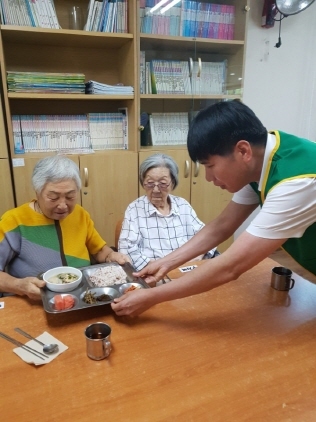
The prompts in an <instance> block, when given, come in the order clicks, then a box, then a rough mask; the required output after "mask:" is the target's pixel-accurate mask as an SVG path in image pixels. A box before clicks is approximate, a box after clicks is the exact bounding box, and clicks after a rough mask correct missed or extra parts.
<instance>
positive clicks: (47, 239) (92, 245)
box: [0, 203, 106, 278]
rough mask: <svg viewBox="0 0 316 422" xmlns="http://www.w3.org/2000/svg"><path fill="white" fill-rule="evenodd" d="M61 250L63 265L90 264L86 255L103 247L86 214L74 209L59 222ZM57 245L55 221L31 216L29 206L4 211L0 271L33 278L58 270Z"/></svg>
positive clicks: (38, 215) (78, 207) (58, 256)
mask: <svg viewBox="0 0 316 422" xmlns="http://www.w3.org/2000/svg"><path fill="white" fill-rule="evenodd" d="M59 223H60V227H61V231H62V243H63V250H64V254H65V257H66V260H67V264H68V265H69V266H72V267H82V266H85V265H89V264H90V255H94V254H96V253H97V252H99V250H100V249H102V247H103V246H104V245H105V244H106V242H105V241H104V240H103V239H102V238H101V236H100V235H99V233H98V232H97V231H96V229H95V228H94V223H93V221H92V220H91V217H90V215H89V213H88V212H87V211H85V210H84V209H83V208H82V207H81V206H80V205H76V206H75V209H74V211H73V212H72V213H71V214H69V215H68V216H67V217H66V218H65V219H63V220H60V222H59ZM61 265H63V264H62V261H61V255H60V243H59V238H58V235H57V231H56V228H55V221H54V220H51V219H49V218H47V217H45V216H44V215H41V214H39V213H37V212H35V211H34V210H33V209H32V208H31V207H30V206H29V203H27V204H24V205H21V206H20V207H17V208H14V209H12V210H10V211H7V212H6V213H5V214H3V216H2V217H1V220H0V270H1V271H3V270H4V269H5V267H7V271H8V273H9V274H11V275H12V276H14V277H19V278H22V277H28V276H37V275H38V274H40V273H42V272H44V271H47V270H48V269H50V268H53V267H58V266H61Z"/></svg>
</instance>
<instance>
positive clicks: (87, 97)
mask: <svg viewBox="0 0 316 422" xmlns="http://www.w3.org/2000/svg"><path fill="white" fill-rule="evenodd" d="M8 98H9V100H49V101H51V100H69V101H73V100H79V101H91V100H92V101H102V100H117V101H120V100H134V95H98V94H51V93H49V94H32V93H13V92H11V93H9V94H8Z"/></svg>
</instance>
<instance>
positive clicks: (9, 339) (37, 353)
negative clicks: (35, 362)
mask: <svg viewBox="0 0 316 422" xmlns="http://www.w3.org/2000/svg"><path fill="white" fill-rule="evenodd" d="M0 337H2V338H3V339H5V340H7V341H10V342H11V343H13V344H15V346H18V347H21V349H24V350H25V351H27V352H29V353H32V355H34V356H36V357H37V358H39V359H42V360H45V358H48V357H49V356H47V355H44V353H41V352H38V351H37V350H35V349H32V347H29V346H27V345H26V344H23V343H21V342H19V341H18V340H15V339H14V338H12V337H10V336H8V335H7V334H4V333H2V332H1V331H0ZM39 355H41V356H39ZM42 356H44V357H42Z"/></svg>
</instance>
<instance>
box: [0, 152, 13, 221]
mask: <svg viewBox="0 0 316 422" xmlns="http://www.w3.org/2000/svg"><path fill="white" fill-rule="evenodd" d="M13 207H14V200H13V191H12V181H11V172H10V165H9V160H8V159H7V158H0V217H1V215H2V214H3V213H4V212H5V211H7V210H9V209H11V208H13Z"/></svg>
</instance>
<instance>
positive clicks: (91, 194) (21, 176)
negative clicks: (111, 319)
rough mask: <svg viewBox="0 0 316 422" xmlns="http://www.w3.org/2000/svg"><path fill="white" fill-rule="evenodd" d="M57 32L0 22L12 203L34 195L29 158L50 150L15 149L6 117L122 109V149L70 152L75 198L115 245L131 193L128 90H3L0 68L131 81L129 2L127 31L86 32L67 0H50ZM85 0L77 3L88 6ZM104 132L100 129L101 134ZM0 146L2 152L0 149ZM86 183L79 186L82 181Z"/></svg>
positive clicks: (132, 14)
mask: <svg viewBox="0 0 316 422" xmlns="http://www.w3.org/2000/svg"><path fill="white" fill-rule="evenodd" d="M54 4H55V7H56V11H57V16H58V20H59V23H60V25H61V28H62V29H44V28H33V27H23V26H10V25H2V26H1V31H0V33H1V40H0V59H1V63H3V65H2V69H1V75H2V84H3V87H4V90H3V95H4V103H5V106H6V107H5V108H6V121H7V125H8V132H9V149H10V156H11V158H12V159H13V178H14V186H15V191H16V202H17V205H21V204H22V203H24V202H27V201H30V200H31V199H32V198H34V191H33V188H32V185H31V175H32V171H33V168H34V165H35V163H36V162H37V161H38V160H39V159H40V158H42V157H44V156H47V155H49V154H51V153H54V152H38V153H37V152H32V153H25V154H19V155H18V154H16V153H15V151H14V137H13V128H12V116H13V115H25V114H31V115H32V114H33V115H37V114H45V115H60V114H88V113H103V112H117V111H118V108H127V110H128V150H127V151H126V150H117V151H116V150H107V151H98V152H96V153H95V154H90V155H69V157H70V158H71V159H73V160H74V161H76V162H77V164H78V165H79V167H80V171H81V175H82V181H83V189H82V193H81V198H80V199H79V201H80V203H82V205H83V206H84V207H85V208H86V209H87V210H88V211H89V212H90V214H91V216H92V218H93V220H94V222H95V225H96V228H97V229H98V230H99V232H100V234H101V235H102V236H103V237H104V238H105V240H106V241H107V242H108V244H110V245H112V244H114V229H115V223H116V220H117V219H118V218H119V217H122V216H123V213H124V211H125V208H126V207H127V205H128V204H129V202H131V201H132V200H134V199H135V198H136V197H137V194H138V182H137V174H138V172H137V165H138V155H137V150H138V142H137V139H138V126H139V118H138V106H137V104H138V103H137V98H136V97H135V95H132V96H131V95H85V94H67V93H59V94H54V93H34V92H24V93H23V92H21V93H20V92H19V93H16V92H8V89H7V80H6V79H7V73H6V72H7V71H18V72H28V71H29V72H56V73H58V72H61V73H65V72H67V73H83V74H84V75H85V80H86V82H87V81H89V80H93V81H97V82H101V83H106V84H110V85H115V84H124V85H127V86H133V87H135V86H137V85H138V79H137V77H138V71H137V63H138V58H137V48H136V41H137V37H136V0H129V1H128V15H127V22H128V33H105V32H88V31H82V30H71V29H69V21H68V18H69V16H68V12H69V10H70V6H73V2H72V1H70V0H55V1H54ZM88 5H89V0H80V7H82V8H83V9H84V10H87V9H88ZM104 136H105V137H106V133H105V134H104ZM0 151H1V150H0ZM84 185H86V186H84Z"/></svg>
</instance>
